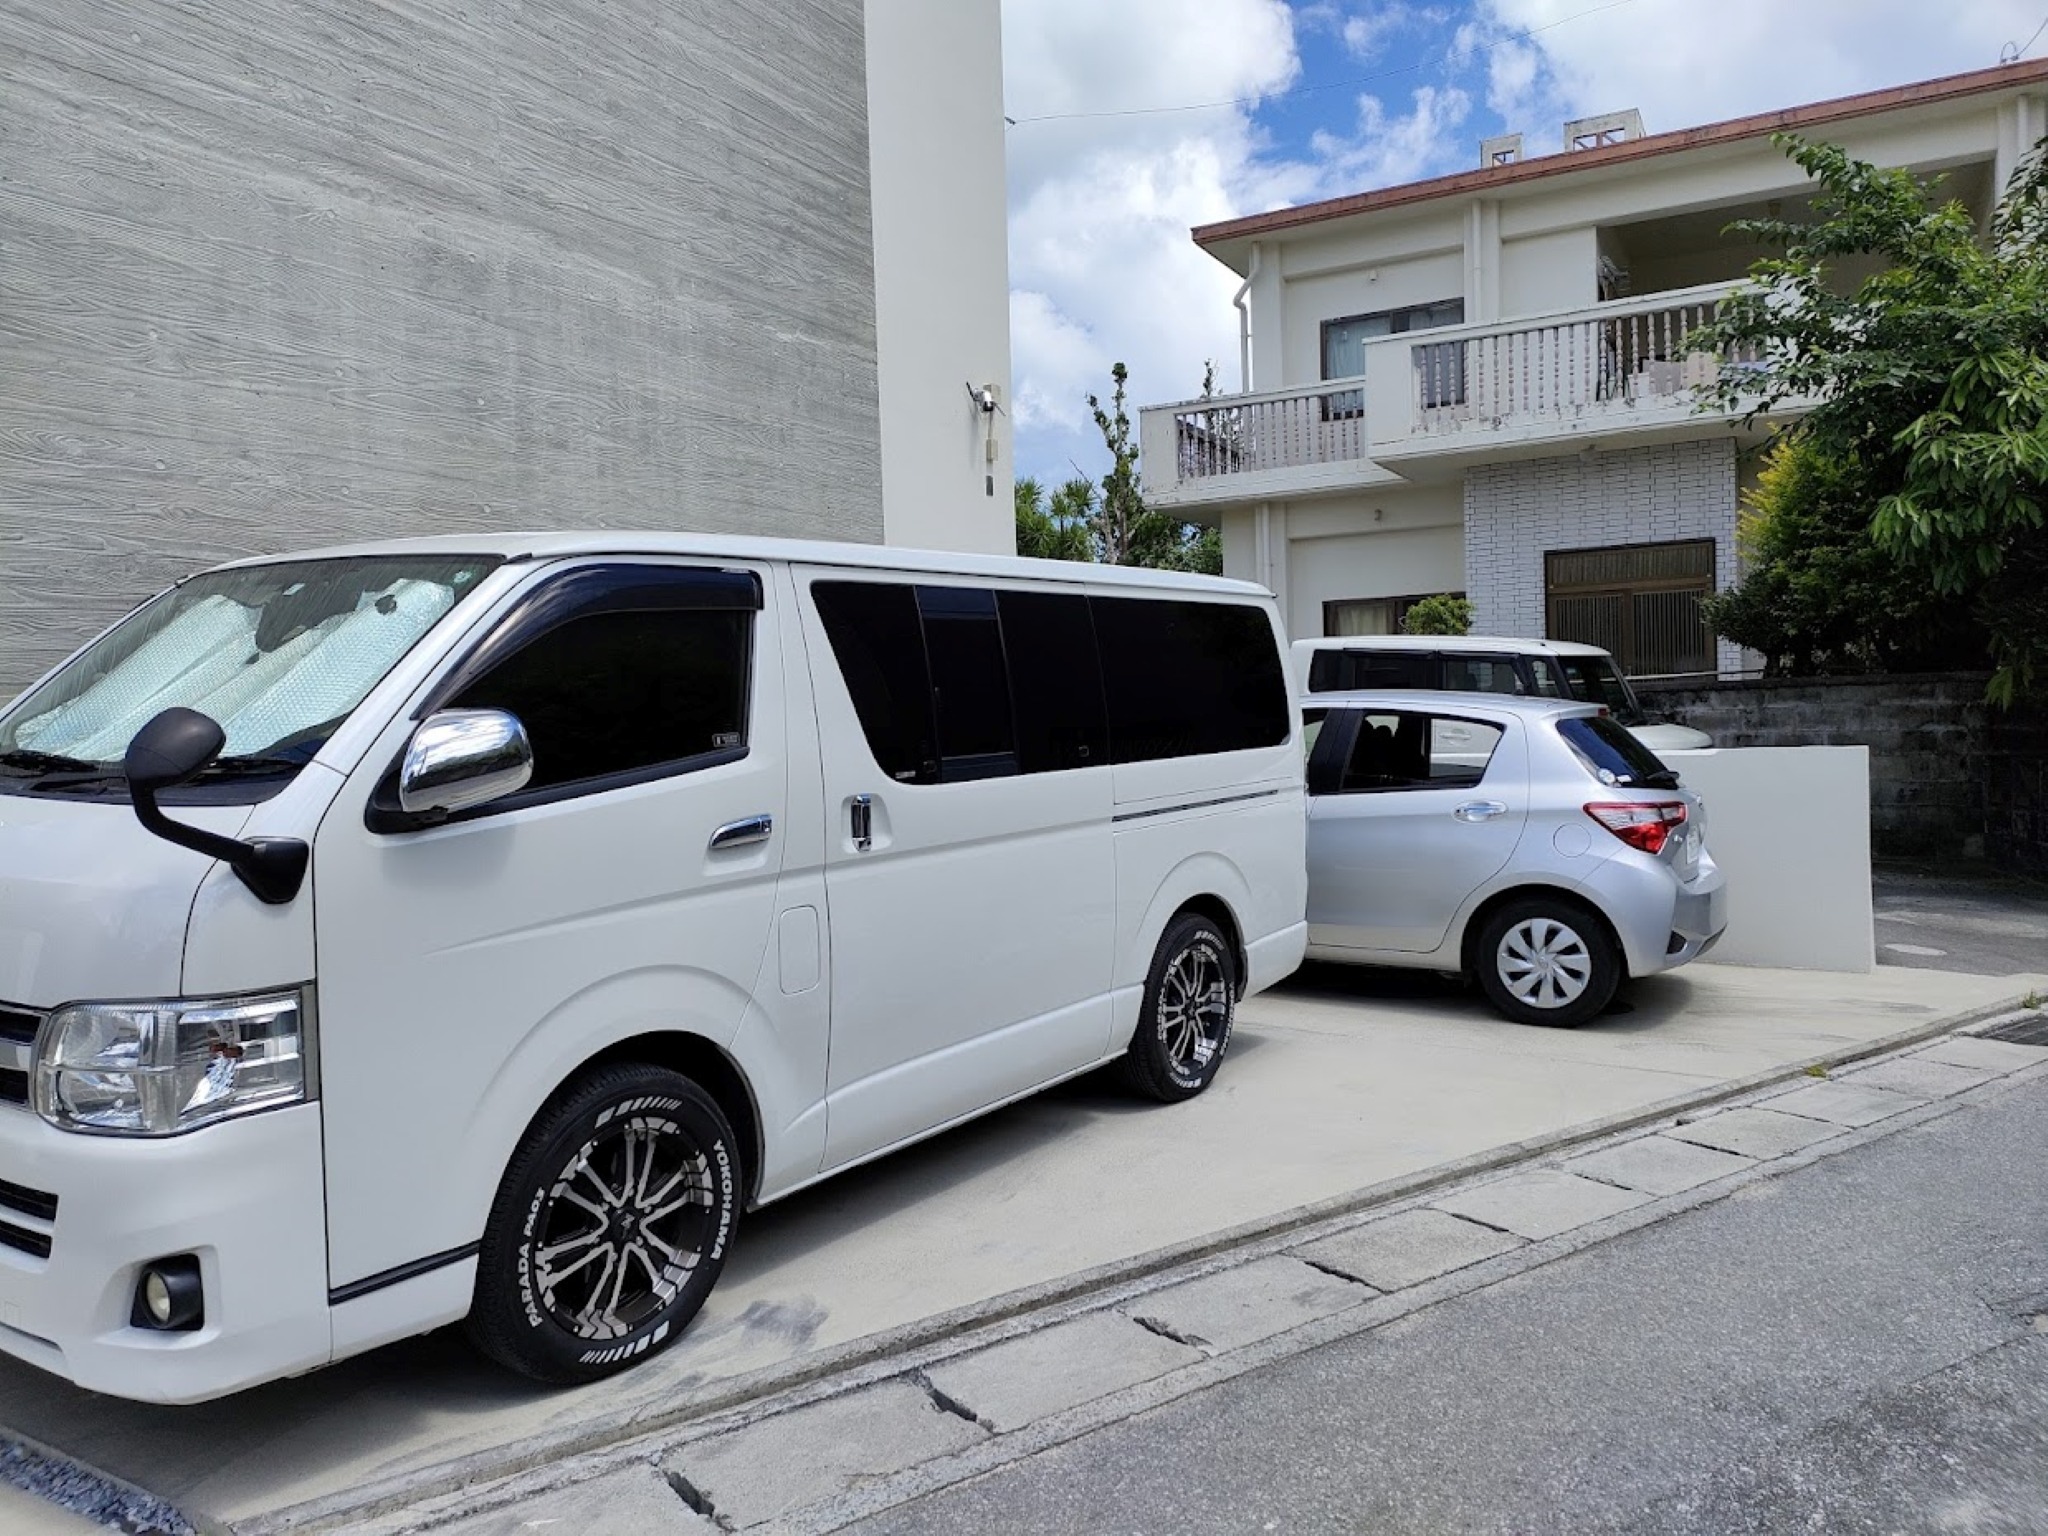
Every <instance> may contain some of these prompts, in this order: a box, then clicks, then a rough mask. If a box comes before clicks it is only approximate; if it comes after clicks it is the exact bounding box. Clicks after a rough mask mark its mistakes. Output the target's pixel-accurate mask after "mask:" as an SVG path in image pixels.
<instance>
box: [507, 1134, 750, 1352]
mask: <svg viewBox="0 0 2048 1536" xmlns="http://www.w3.org/2000/svg"><path fill="white" fill-rule="evenodd" d="M713 1205H714V1197H713V1194H712V1182H711V1169H710V1166H709V1164H708V1162H707V1161H706V1159H705V1157H704V1154H703V1153H702V1151H700V1150H699V1149H698V1147H697V1145H696V1142H695V1141H694V1139H692V1138H690V1137H688V1136H686V1135H684V1134H683V1132H682V1130H681V1128H680V1127H678V1126H677V1125H675V1124H674V1123H673V1122H672V1121H669V1120H668V1119H666V1118H665V1117H663V1116H660V1115H658V1114H654V1115H638V1116H621V1117H620V1118H619V1119H617V1120H615V1121H613V1122H611V1123H610V1124H609V1125H606V1126H604V1127H602V1128H601V1129H600V1130H599V1131H598V1133H597V1134H596V1135H595V1136H593V1137H592V1138H591V1139H590V1140H589V1141H587V1142H585V1143H584V1144H583V1146H582V1147H581V1148H580V1149H578V1151H577V1152H576V1153H575V1154H574V1155H573V1156H572V1157H571V1158H570V1159H569V1161H568V1163H567V1164H566V1165H565V1166H564V1167H563V1169H562V1171H561V1173H560V1174H559V1175H558V1176H557V1177H556V1179H555V1182H554V1185H553V1187H552V1188H551V1189H550V1190H549V1191H548V1193H547V1195H546V1197H545V1204H544V1206H543V1208H542V1210H541V1212H540V1219H539V1220H538V1222H536V1223H535V1225H534V1228H533V1232H534V1236H533V1239H532V1241H531V1243H530V1245H529V1247H528V1249H527V1253H526V1255H525V1257H526V1260H527V1262H528V1263H530V1264H531V1266H532V1270H533V1279H534V1290H535V1291H536V1292H537V1293H538V1295H539V1298H540V1302H541V1305H542V1306H543V1307H545V1308H546V1309H547V1312H548V1315H549V1316H550V1317H551V1318H552V1319H553V1320H554V1321H555V1322H556V1323H557V1324H558V1325H559V1326H561V1327H562V1328H564V1329H566V1330H567V1331H568V1332H570V1333H572V1334H574V1335H575V1336H576V1337H577V1338H579V1339H618V1338H623V1337H625V1336H626V1335H627V1334H629V1333H631V1332H633V1331H634V1330H635V1329H636V1328H639V1327H640V1326H641V1325H643V1324H644V1323H646V1322H647V1321H649V1320H650V1319H651V1318H653V1317H655V1316H657V1315H658V1314H659V1313H661V1312H662V1311H663V1310H665V1309H666V1308H667V1306H668V1304H669V1303H670V1302H672V1301H673V1300H675V1297H676V1293H677V1292H678V1291H679V1290H681V1289H682V1288H683V1286H684V1284H685V1283H686V1282H687V1281H688V1280H689V1278H690V1273H691V1271H692V1270H694V1269H696V1267H697V1261H698V1259H699V1257H700V1256H701V1254H702V1252H703V1244H704V1241H705V1239H706V1237H707V1235H708V1234H709V1232H710V1230H711V1226H712V1222H713Z"/></svg>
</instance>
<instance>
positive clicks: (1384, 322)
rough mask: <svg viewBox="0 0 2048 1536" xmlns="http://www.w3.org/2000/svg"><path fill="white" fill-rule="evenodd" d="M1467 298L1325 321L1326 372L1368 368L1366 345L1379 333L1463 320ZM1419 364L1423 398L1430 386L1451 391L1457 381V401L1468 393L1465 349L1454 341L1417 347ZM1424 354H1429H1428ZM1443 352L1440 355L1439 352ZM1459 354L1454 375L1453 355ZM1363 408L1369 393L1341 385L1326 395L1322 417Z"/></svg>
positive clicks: (1349, 375) (1351, 375)
mask: <svg viewBox="0 0 2048 1536" xmlns="http://www.w3.org/2000/svg"><path fill="white" fill-rule="evenodd" d="M1464 323H1465V301H1464V300H1463V299H1439V300H1438V301H1437V302H1436V303H1434V304H1411V305H1409V306H1408V307H1407V308H1405V309H1383V310H1380V311H1378V312H1376V313H1374V314H1370V315H1349V316H1346V317H1345V318H1344V319H1342V320H1325V321H1324V322H1323V377H1324V378H1326V379H1355V378H1357V377H1358V376H1359V375H1360V374H1362V373H1364V372H1365V344H1366V343H1367V342H1368V341H1371V340H1373V339H1375V338H1376V337H1380V336H1399V335H1401V334H1403V333H1404V332H1407V331H1427V330H1432V329H1434V328H1435V327H1437V326H1441V325H1463V324H1464ZM1415 351H1416V366H1417V368H1418V369H1420V370H1421V372H1422V373H1423V387H1424V396H1425V403H1436V404H1449V403H1450V402H1449V401H1448V400H1442V401H1435V402H1431V401H1429V400H1428V398H1427V397H1428V396H1429V394H1430V393H1431V392H1432V391H1436V392H1443V391H1448V390H1449V389H1450V388H1451V387H1452V385H1453V384H1454V383H1455V386H1456V391H1457V397H1458V399H1459V400H1463V399H1464V398H1465V353H1464V348H1463V346H1461V345H1460V344H1458V343H1456V342H1444V343H1439V344H1437V345H1434V346H1428V347H1417V348H1416V349H1415ZM1424 354H1428V356H1426V357H1425V355H1424ZM1438 354H1442V355H1438ZM1453 354H1455V362H1456V367H1455V374H1456V377H1455V380H1454V379H1453V378H1452V372H1453V369H1452V360H1453V359H1452V355H1453ZM1364 409H1365V392H1364V391H1363V390H1358V389H1347V390H1342V391H1340V392H1338V393H1337V394H1334V395H1325V396H1324V397H1323V416H1324V418H1325V419H1326V420H1327V419H1330V418H1333V417H1338V416H1356V415H1358V414H1359V413H1360V412H1361V411H1363V410H1364Z"/></svg>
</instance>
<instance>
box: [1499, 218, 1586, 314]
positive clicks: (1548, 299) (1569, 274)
mask: <svg viewBox="0 0 2048 1536" xmlns="http://www.w3.org/2000/svg"><path fill="white" fill-rule="evenodd" d="M1599 271H1600V252H1599V249H1598V242H1597V240H1596V238H1595V232H1594V230H1593V229H1592V227H1591V226H1590V225H1586V226H1581V227H1580V228H1577V229H1560V230H1552V231H1551V232H1549V233H1548V234H1541V235H1525V236H1523V237H1522V238H1521V239H1519V240H1504V241H1502V242H1501V246H1500V318H1502V319H1504V320H1513V319H1516V318H1518V317H1520V316H1523V315H1550V314H1555V313H1557V312H1558V311H1559V310H1564V309H1583V308H1584V307H1585V306H1586V305H1588V304H1592V303H1595V302H1596V301H1598V299H1599V297H1600V282H1599Z"/></svg>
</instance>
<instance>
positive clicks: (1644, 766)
mask: <svg viewBox="0 0 2048 1536" xmlns="http://www.w3.org/2000/svg"><path fill="white" fill-rule="evenodd" d="M1557 734H1558V735H1560V736H1562V737H1563V738H1564V740H1565V745H1567V746H1568V747H1570V748H1571V749H1572V751H1573V752H1574V753H1576V754H1577V755H1578V759H1579V761H1580V762H1582V763H1584V764H1585V765H1586V769H1587V771H1588V772H1590V773H1591V774H1592V775H1593V777H1594V778H1596V779H1598V780H1599V781H1600V782H1601V783H1602V784H1614V785H1618V786H1623V787H1633V786H1636V785H1644V784H1647V785H1649V786H1651V787H1652V788H1657V789H1673V788H1676V787H1677V784H1678V775H1677V774H1675V773H1673V772H1672V771H1671V770H1670V769H1669V768H1666V767H1665V766H1664V764H1663V763H1662V762H1661V761H1659V760H1658V757H1657V754H1656V753H1654V752H1652V751H1651V750H1650V749H1649V748H1648V747H1646V746H1644V745H1643V744H1642V743H1641V742H1640V741H1638V740H1636V738H1635V737H1633V736H1631V735H1630V734H1629V733H1628V731H1627V730H1626V729H1625V728H1624V727H1622V726H1621V725H1620V724H1618V723H1617V722H1616V721H1614V720H1613V719H1611V718H1610V717H1608V716H1606V715H1573V716H1571V717H1569V718H1567V719H1564V720H1560V721H1558V722H1557Z"/></svg>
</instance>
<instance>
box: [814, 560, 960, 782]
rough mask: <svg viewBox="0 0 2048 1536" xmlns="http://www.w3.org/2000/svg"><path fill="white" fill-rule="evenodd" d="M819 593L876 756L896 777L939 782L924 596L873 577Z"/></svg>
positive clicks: (827, 585) (821, 587) (819, 587)
mask: <svg viewBox="0 0 2048 1536" xmlns="http://www.w3.org/2000/svg"><path fill="white" fill-rule="evenodd" d="M811 595H812V597H813V598H814V599H815V600H816V602H817V605H818V617H819V618H820V619H822V620H823V621H824V624H825V634H826V636H827V638H829V639H830V640H831V642H832V654H833V656H834V657H835V658H837V660H838V662H839V673H840V676H841V677H843V678H845V679H846V691H847V692H848V693H849V694H850V695H851V696H852V698H853V708H854V712H855V713H856V714H858V715H859V716H860V728H861V730H862V732H863V733H864V734H865V735H866V736H867V739H868V747H869V749H870V750H871V751H872V752H873V753H874V754H875V762H876V763H877V765H879V766H880V768H881V770H882V772H884V773H886V774H887V775H889V777H890V778H892V779H897V780H901V781H903V782H906V783H917V784H929V783H933V782H935V781H936V780H937V779H938V776H939V753H938V730H937V727H936V724H935V723H934V721H933V719H932V683H931V671H930V669H929V668H928V667H927V666H926V664H925V654H924V627H923V625H922V624H920V623H919V621H918V613H917V597H916V595H915V594H914V593H913V592H912V591H911V589H910V588H909V587H908V586H905V585H901V584H899V583H894V582H870V581H820V582H816V583H813V585H812V587H811Z"/></svg>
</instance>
